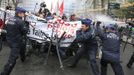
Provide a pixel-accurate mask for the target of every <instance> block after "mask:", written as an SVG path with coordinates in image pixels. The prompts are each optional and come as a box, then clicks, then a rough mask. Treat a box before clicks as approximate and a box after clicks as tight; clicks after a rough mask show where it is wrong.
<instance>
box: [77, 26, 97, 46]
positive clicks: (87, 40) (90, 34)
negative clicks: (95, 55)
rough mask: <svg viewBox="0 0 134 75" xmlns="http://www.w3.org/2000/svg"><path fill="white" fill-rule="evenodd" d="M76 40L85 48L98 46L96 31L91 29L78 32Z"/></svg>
mask: <svg viewBox="0 0 134 75" xmlns="http://www.w3.org/2000/svg"><path fill="white" fill-rule="evenodd" d="M75 40H76V41H77V42H78V43H80V44H81V45H83V46H85V47H91V46H94V45H97V41H96V39H95V34H94V31H93V29H91V28H89V29H87V30H86V31H84V32H83V31H81V30H78V31H76V39H75Z"/></svg>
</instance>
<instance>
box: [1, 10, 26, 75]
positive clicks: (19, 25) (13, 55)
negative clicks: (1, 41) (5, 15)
mask: <svg viewBox="0 0 134 75" xmlns="http://www.w3.org/2000/svg"><path fill="white" fill-rule="evenodd" d="M18 10H20V11H22V10H23V9H18ZM6 30H7V37H6V38H7V42H8V44H9V46H10V48H11V52H10V55H9V59H8V62H7V63H6V65H5V66H4V70H3V72H2V73H1V74H0V75H10V73H11V71H12V69H13V68H14V66H15V64H16V60H17V58H18V57H19V55H20V57H21V60H22V61H24V59H25V45H24V43H23V36H24V35H26V32H27V30H28V29H27V28H26V27H25V22H24V21H23V20H22V18H21V17H18V16H15V17H13V18H10V19H9V20H8V22H7V26H6Z"/></svg>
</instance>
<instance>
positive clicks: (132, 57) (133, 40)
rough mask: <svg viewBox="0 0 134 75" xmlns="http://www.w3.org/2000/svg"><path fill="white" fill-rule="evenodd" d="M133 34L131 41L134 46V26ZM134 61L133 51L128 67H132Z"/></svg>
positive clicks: (133, 28)
mask: <svg viewBox="0 0 134 75" xmlns="http://www.w3.org/2000/svg"><path fill="white" fill-rule="evenodd" d="M131 36H132V41H131V43H132V45H133V47H134V27H131ZM133 63H134V52H133V54H132V56H131V58H130V60H129V62H128V64H127V67H128V68H131V67H132V65H133Z"/></svg>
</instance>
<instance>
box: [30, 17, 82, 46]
mask: <svg viewBox="0 0 134 75" xmlns="http://www.w3.org/2000/svg"><path fill="white" fill-rule="evenodd" d="M38 20H39V19H38V17H36V16H34V15H31V16H28V17H27V21H29V22H30V32H29V34H28V37H32V38H35V39H39V40H47V39H46V35H47V36H48V37H51V36H52V34H53V36H55V35H58V37H59V38H60V37H61V35H62V34H63V33H64V32H66V34H65V35H64V37H63V38H64V40H63V39H62V40H61V43H62V44H61V45H64V46H65V45H66V46H68V45H69V44H70V43H71V42H72V41H73V40H74V39H75V37H76V30H78V29H79V28H80V27H81V22H80V21H75V22H64V21H63V20H61V19H54V20H50V21H48V23H44V20H43V19H42V20H41V21H38ZM64 43H65V44H64ZM67 44H68V45H67Z"/></svg>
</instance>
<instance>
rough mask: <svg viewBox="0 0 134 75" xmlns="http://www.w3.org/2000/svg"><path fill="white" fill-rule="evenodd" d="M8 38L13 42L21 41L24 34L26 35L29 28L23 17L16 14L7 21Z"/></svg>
mask: <svg viewBox="0 0 134 75" xmlns="http://www.w3.org/2000/svg"><path fill="white" fill-rule="evenodd" d="M6 30H7V40H10V41H12V42H19V41H20V40H22V36H24V35H26V33H27V31H28V28H27V27H26V26H25V22H24V21H23V20H22V18H20V17H18V16H15V17H13V18H10V19H9V20H8V21H7V25H6Z"/></svg>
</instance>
